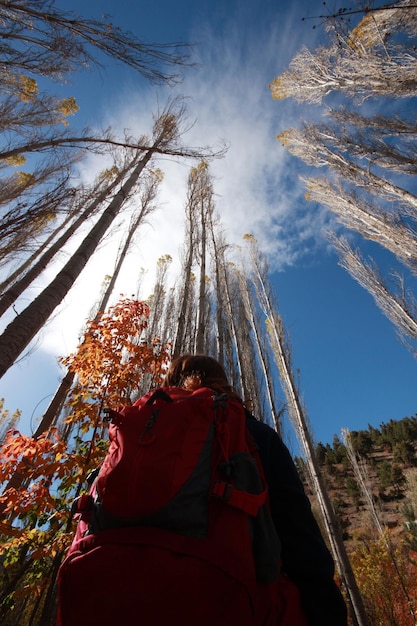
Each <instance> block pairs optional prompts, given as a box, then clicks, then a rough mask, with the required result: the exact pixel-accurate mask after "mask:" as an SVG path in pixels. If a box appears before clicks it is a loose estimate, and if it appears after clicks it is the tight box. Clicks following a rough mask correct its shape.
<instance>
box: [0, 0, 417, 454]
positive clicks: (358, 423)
mask: <svg viewBox="0 0 417 626" xmlns="http://www.w3.org/2000/svg"><path fill="white" fill-rule="evenodd" d="M56 5H57V6H59V7H63V8H71V9H72V10H74V11H76V12H79V13H80V14H82V15H84V16H86V17H100V16H101V14H105V13H107V14H110V15H112V20H113V22H114V23H115V24H118V25H120V26H121V27H122V28H127V29H129V30H131V31H132V32H134V33H135V34H137V35H138V36H139V37H142V38H144V39H146V40H148V41H154V42H156V41H158V42H168V41H185V42H192V43H195V58H196V60H197V61H198V65H197V66H196V67H194V68H192V69H189V70H187V71H186V72H185V77H184V81H183V83H182V85H180V86H178V87H176V88H175V89H174V90H168V89H167V88H166V87H162V88H161V87H157V86H151V85H149V84H148V83H146V82H145V81H144V80H143V79H141V78H139V77H137V76H136V75H134V74H133V73H132V72H131V71H130V70H129V69H128V68H125V67H123V66H121V65H116V64H114V63H112V62H110V61H109V60H103V62H105V63H106V66H107V67H106V68H101V69H100V70H88V71H87V70H85V71H83V72H82V73H81V74H77V75H74V76H73V77H71V82H70V83H69V84H66V85H63V86H57V87H56V88H55V87H54V88H53V90H54V91H59V92H60V93H62V94H65V95H73V96H75V98H76V100H77V102H78V104H79V105H80V111H79V113H78V114H77V116H76V120H74V122H75V121H76V123H77V124H79V125H80V126H82V125H84V124H88V125H90V126H91V127H93V128H94V127H96V126H98V127H106V126H108V125H112V126H113V127H114V128H115V129H117V130H119V131H122V130H123V129H124V128H129V129H130V130H131V131H132V132H133V133H136V134H137V135H140V134H142V133H143V132H148V129H149V128H150V124H151V118H152V114H153V113H154V112H155V110H156V108H157V106H158V105H159V106H163V104H164V103H165V102H166V100H167V98H168V97H169V96H170V95H178V94H182V95H184V96H186V97H187V106H188V109H189V116H190V121H191V122H192V128H190V130H189V132H188V133H187V135H186V136H185V137H184V142H186V143H189V144H191V145H210V144H211V145H212V144H216V142H219V141H220V140H222V139H224V140H226V141H227V142H228V144H229V146H230V147H229V151H228V153H227V155H226V157H225V159H223V160H222V161H221V162H220V161H218V162H214V163H213V164H212V166H211V169H212V173H213V175H214V177H215V190H216V193H217V194H218V195H217V198H216V205H217V209H218V211H219V213H220V215H221V218H222V221H223V223H224V225H225V227H226V230H227V235H228V238H229V240H230V241H232V242H234V243H240V242H241V238H242V236H243V234H244V233H246V232H252V233H253V234H254V235H255V236H256V237H257V239H258V241H259V243H260V246H261V248H262V249H263V250H264V251H265V252H266V253H267V254H268V256H269V259H270V263H271V266H272V268H273V270H274V273H273V281H274V286H275V289H276V293H277V297H278V302H279V306H280V311H281V314H282V317H283V319H284V322H285V324H286V327H287V331H288V333H289V336H290V340H291V344H292V347H293V363H294V367H295V369H296V370H297V371H298V372H299V380H300V388H301V391H302V395H303V399H304V402H305V405H306V408H307V412H308V415H309V418H310V422H311V424H312V427H313V431H314V434H315V438H316V440H318V441H319V440H320V441H323V442H327V441H330V442H331V441H332V439H333V435H334V434H338V435H340V431H341V428H343V427H348V428H350V429H352V430H355V429H360V428H366V427H367V424H368V423H370V424H372V425H373V426H378V425H379V424H380V423H381V422H387V421H389V420H390V419H401V418H403V417H405V416H410V415H414V414H415V413H416V412H417V397H416V389H417V384H416V383H417V363H416V360H415V358H413V356H412V354H411V353H410V352H409V351H408V350H407V349H406V348H405V347H404V346H403V345H402V344H401V342H400V341H399V340H398V339H397V337H396V333H395V329H394V328H393V326H392V325H391V324H390V322H389V321H388V320H386V318H385V317H384V316H383V315H382V313H381V312H380V311H379V309H378V308H377V307H376V305H375V304H374V302H373V300H372V298H371V296H369V295H368V293H367V292H365V291H364V290H363V289H362V288H361V287H360V286H359V285H358V284H357V283H355V282H354V281H353V279H351V278H350V276H349V275H348V274H347V273H346V272H345V271H344V270H343V269H341V268H340V267H339V266H338V265H337V258H336V256H335V254H334V253H333V252H332V251H331V250H330V249H329V247H328V245H327V243H326V241H325V238H324V237H323V232H324V229H325V227H326V226H327V225H328V224H330V223H331V222H332V218H331V217H330V216H329V215H328V213H327V212H326V211H324V210H323V209H321V208H320V207H318V206H308V205H306V203H305V201H304V188H303V186H302V184H301V183H300V181H299V180H298V175H299V174H300V173H303V166H302V164H301V163H300V162H298V161H297V160H295V159H294V158H292V157H290V156H289V155H288V154H287V153H286V152H285V150H284V149H283V148H282V147H281V146H280V145H279V143H278V142H277V141H276V140H275V136H276V135H277V134H278V133H279V132H281V131H282V130H283V129H285V128H287V127H290V126H296V125H298V124H299V123H300V122H301V120H302V118H303V115H304V114H305V111H306V110H305V109H304V108H303V106H299V105H296V103H294V102H292V101H288V102H287V101H284V102H274V101H273V100H272V98H271V95H270V92H269V89H268V84H269V83H270V82H271V81H272V79H273V78H274V77H275V76H276V75H277V74H279V73H281V72H282V71H283V70H284V69H285V68H286V67H287V65H288V62H289V61H290V59H291V57H292V56H293V55H294V54H295V53H296V52H297V51H298V50H299V49H300V47H301V46H302V45H307V46H309V47H313V46H314V45H315V44H317V42H318V41H319V40H320V37H322V36H323V30H322V29H321V28H316V29H313V28H312V25H313V23H314V22H311V21H302V19H301V18H302V17H308V16H311V15H318V14H320V13H322V11H323V4H322V2H290V1H285V2H278V1H275V2H272V1H269V0H241V1H238V0H223V1H220V0H217V1H216V0H200V1H199V2H198V3H196V2H191V1H188V0H182V1H181V0H178V1H177V2H175V3H174V2H172V1H169V0H153V1H152V2H138V1H137V0H119V1H118V2H117V3H116V2H112V1H110V0H89V1H88V3H87V2H81V1H79V0H72V1H71V2H69V1H67V0H59V1H57V2H56ZM341 6H342V5H341ZM336 8H338V6H337V7H336ZM315 114H316V115H319V114H320V111H319V110H317V111H316V112H315ZM190 165H192V163H187V164H186V163H177V162H174V161H173V160H172V159H166V160H161V162H160V163H159V166H160V167H161V168H162V169H163V170H164V171H165V172H166V179H165V183H164V188H163V190H162V192H161V201H162V208H161V210H160V211H159V212H158V214H157V216H156V219H155V222H154V225H153V227H148V229H145V230H144V232H143V233H142V234H141V236H140V239H139V241H138V243H137V245H136V248H135V254H134V256H133V258H132V259H131V263H132V265H131V266H130V269H129V270H128V271H127V272H126V273H125V275H124V276H122V278H121V281H120V284H119V285H118V287H117V291H118V292H122V293H126V294H130V293H131V292H132V291H134V290H135V284H133V285H132V267H134V268H136V269H138V268H142V267H143V268H145V269H147V270H149V271H151V270H152V268H153V267H154V264H155V261H156V259H157V258H158V257H159V256H161V255H162V254H165V253H170V254H171V255H172V256H173V257H174V261H175V260H178V258H179V249H180V245H181V223H182V210H183V209H182V207H183V204H184V198H185V195H184V192H185V183H186V178H187V175H188V169H189V166H190ZM99 168H100V166H99V165H98V163H97V160H96V159H94V158H89V159H87V160H86V162H85V163H84V164H83V165H82V166H81V168H80V172H79V176H80V178H81V179H82V178H89V177H91V176H92V175H93V174H94V173H95V172H96V171H98V169H99ZM379 254H380V257H381V259H382V260H383V262H384V263H386V262H387V259H386V258H385V256H384V255H383V253H379ZM382 257H383V258H382ZM112 262H113V255H112V248H111V244H110V243H108V244H104V245H103V246H102V254H101V257H100V261H99V262H98V263H97V262H92V263H90V264H89V266H88V268H87V270H88V271H87V272H86V274H85V276H84V278H83V279H82V280H80V281H78V282H77V286H76V290H75V291H74V292H73V293H72V294H70V296H69V297H68V298H67V299H66V301H65V302H64V304H63V306H62V307H60V310H59V312H57V314H56V315H55V316H54V319H53V321H51V323H50V324H49V325H48V327H47V329H46V330H44V331H43V332H42V333H41V334H40V336H39V337H38V338H37V339H36V341H35V343H34V346H32V349H31V351H30V354H29V356H28V357H27V358H24V359H22V360H21V361H20V362H19V363H17V364H16V365H15V366H14V367H13V368H12V369H11V370H10V372H9V373H8V374H7V375H6V376H4V377H3V379H2V380H1V381H0V397H5V399H6V405H7V407H8V408H9V409H10V410H14V409H15V408H21V409H23V411H24V415H23V420H22V430H25V431H29V432H30V430H31V428H33V426H34V424H35V422H36V418H37V417H39V416H40V415H41V414H42V411H43V410H44V409H45V408H46V406H47V403H48V400H49V398H50V397H51V395H52V394H53V393H54V391H55V388H56V387H57V385H58V382H59V379H60V373H61V371H60V368H59V366H58V365H57V362H56V357H57V356H58V355H65V354H66V353H67V352H69V351H70V350H73V349H74V347H75V345H76V341H77V336H78V334H79V332H80V329H81V327H82V324H83V322H84V320H85V319H86V318H87V317H88V314H89V311H90V309H91V307H92V306H93V304H94V301H95V299H96V297H97V293H98V290H99V287H100V282H101V280H102V279H103V278H104V275H105V274H106V273H111V271H112ZM174 265H175V262H174ZM52 275H53V270H49V271H48V272H47V273H46V275H45V277H44V278H43V282H42V281H41V282H40V283H38V285H37V286H35V288H34V289H32V290H29V291H28V292H27V293H26V294H24V296H23V297H22V299H21V301H20V302H19V303H18V305H19V306H18V308H22V307H23V306H24V304H25V302H26V301H27V300H29V299H30V298H31V297H33V294H35V293H37V292H38V291H39V289H40V288H41V286H42V284H44V283H45V282H46V281H47V280H48V278H50V277H51V276H52ZM74 303H76V306H75V307H74ZM6 321H7V320H6Z"/></svg>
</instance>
